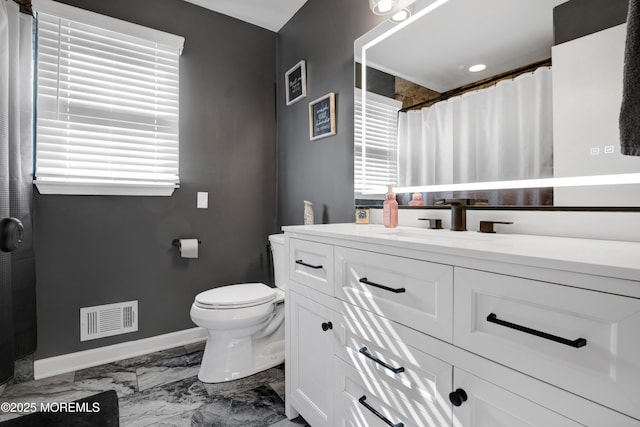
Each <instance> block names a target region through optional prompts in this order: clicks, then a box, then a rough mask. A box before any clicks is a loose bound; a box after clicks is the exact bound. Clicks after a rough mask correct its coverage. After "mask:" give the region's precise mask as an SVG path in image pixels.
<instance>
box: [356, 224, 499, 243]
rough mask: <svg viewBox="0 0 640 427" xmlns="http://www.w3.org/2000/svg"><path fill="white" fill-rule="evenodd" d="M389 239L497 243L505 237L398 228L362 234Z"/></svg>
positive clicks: (375, 230) (369, 231)
mask: <svg viewBox="0 0 640 427" xmlns="http://www.w3.org/2000/svg"><path fill="white" fill-rule="evenodd" d="M362 234H363V235H372V236H374V235H375V236H380V237H383V236H384V237H389V238H405V239H419V240H422V241H426V240H456V241H464V240H466V241H496V240H501V239H504V238H505V236H504V235H499V234H491V233H478V232H476V231H451V230H432V229H423V228H411V227H398V228H372V229H370V230H366V231H364V232H363V233H362Z"/></svg>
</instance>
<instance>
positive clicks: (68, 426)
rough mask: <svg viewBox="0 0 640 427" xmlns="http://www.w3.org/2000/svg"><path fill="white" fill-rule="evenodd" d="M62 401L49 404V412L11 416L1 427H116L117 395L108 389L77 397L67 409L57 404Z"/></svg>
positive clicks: (118, 423) (117, 412)
mask: <svg viewBox="0 0 640 427" xmlns="http://www.w3.org/2000/svg"><path fill="white" fill-rule="evenodd" d="M60 403H63V402H56V403H55V404H51V406H50V407H51V411H50V412H34V413H33V414H29V415H24V416H21V417H18V418H13V419H10V420H7V421H4V422H1V423H0V426H1V427H33V426H38V427H118V426H119V425H120V419H119V416H120V415H119V411H118V395H117V393H116V392H115V391H113V390H109V391H104V392H102V393H98V394H95V395H93V396H89V397H85V398H84V399H78V400H76V401H75V402H73V403H72V404H70V405H69V408H67V409H68V410H62V409H63V408H60V406H58V405H59V404H60Z"/></svg>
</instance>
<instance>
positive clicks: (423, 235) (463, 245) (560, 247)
mask: <svg viewBox="0 0 640 427" xmlns="http://www.w3.org/2000/svg"><path fill="white" fill-rule="evenodd" d="M282 230H284V231H285V232H291V233H296V234H299V235H309V236H324V237H333V238H339V239H345V240H349V241H356V242H362V243H373V244H381V245H387V246H395V247H400V248H405V249H415V250H423V251H430V252H437V253H440V254H446V255H453V256H465V257H472V258H477V259H482V260H490V261H497V262H509V263H514V264H523V265H529V266H533V267H543V268H550V269H556V270H564V271H571V272H577V273H585V274H591V275H599V276H606V277H615V278H619V279H627V280H634V281H640V243H638V242H621V241H613V240H594V239H578V238H568V237H551V236H533V235H525V234H487V233H478V232H476V231H451V230H430V229H422V228H415V227H397V228H385V227H384V226H382V225H377V224H353V223H351V224H317V225H295V226H284V227H282Z"/></svg>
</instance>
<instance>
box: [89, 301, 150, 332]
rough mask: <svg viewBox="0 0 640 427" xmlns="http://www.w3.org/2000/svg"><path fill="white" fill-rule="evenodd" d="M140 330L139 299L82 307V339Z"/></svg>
mask: <svg viewBox="0 0 640 427" xmlns="http://www.w3.org/2000/svg"><path fill="white" fill-rule="evenodd" d="M137 330H138V301H127V302H119V303H116V304H106V305H97V306H94V307H82V308H80V341H87V340H93V339H96V338H104V337H110V336H112V335H120V334H126V333H128V332H135V331H137Z"/></svg>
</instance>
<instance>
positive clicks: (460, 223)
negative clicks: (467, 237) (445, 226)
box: [436, 199, 488, 231]
mask: <svg viewBox="0 0 640 427" xmlns="http://www.w3.org/2000/svg"><path fill="white" fill-rule="evenodd" d="M487 203H488V200H486V199H441V200H438V201H436V205H450V206H451V230H453V231H467V206H473V205H486V204H487Z"/></svg>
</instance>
